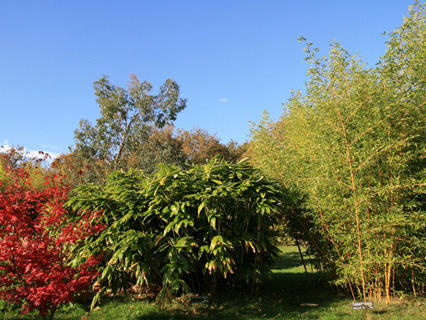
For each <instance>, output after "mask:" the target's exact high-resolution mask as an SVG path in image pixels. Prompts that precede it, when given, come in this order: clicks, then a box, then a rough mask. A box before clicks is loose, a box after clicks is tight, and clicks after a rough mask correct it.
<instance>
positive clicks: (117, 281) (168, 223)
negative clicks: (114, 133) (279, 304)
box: [69, 160, 285, 301]
mask: <svg viewBox="0 0 426 320" xmlns="http://www.w3.org/2000/svg"><path fill="white" fill-rule="evenodd" d="M283 196H284V193H283V191H282V187H279V186H277V185H276V184H275V183H273V182H271V181H269V180H267V179H266V178H264V177H263V176H262V175H261V174H260V172H259V171H258V170H256V169H254V168H252V167H251V166H249V165H248V164H247V162H244V161H242V162H239V163H237V164H229V163H227V162H224V161H219V160H213V161H211V162H209V163H207V164H205V165H200V166H194V167H192V168H190V169H188V170H186V171H182V170H181V169H179V168H177V167H172V166H161V167H160V168H159V170H158V172H157V173H156V174H155V175H152V176H147V175H144V174H143V173H142V172H138V171H131V172H129V173H123V172H113V173H112V174H111V175H110V176H109V177H108V179H107V182H106V185H105V186H99V185H95V184H86V185H82V186H79V187H78V188H77V189H75V190H74V192H73V194H72V196H71V198H70V201H69V205H70V206H71V207H72V208H73V209H74V210H75V211H76V212H77V211H79V210H103V216H102V219H103V221H104V223H105V224H106V225H107V228H106V229H105V230H104V231H103V232H102V233H101V234H100V235H99V236H97V237H93V238H91V239H90V240H89V241H88V242H86V243H85V244H84V245H83V246H81V247H79V248H77V252H76V254H77V259H76V260H78V259H84V257H85V256H87V255H90V254H94V253H96V254H98V253H101V252H102V253H104V255H105V256H104V262H105V263H104V266H103V267H102V269H101V270H100V272H101V277H100V284H101V287H102V288H103V289H107V288H108V289H111V290H112V291H113V292H117V291H118V290H120V289H126V288H128V287H129V286H130V285H133V284H137V285H147V286H154V287H158V288H161V292H160V297H166V298H170V297H171V296H172V295H173V294H179V293H181V292H184V291H185V292H189V291H192V292H203V293H206V292H212V291H214V290H216V289H220V287H223V286H227V288H229V287H232V288H242V287H245V286H249V287H250V286H253V285H255V284H257V283H258V282H259V281H260V277H261V275H262V274H264V273H265V272H267V271H268V270H269V268H270V265H271V262H272V261H273V259H274V257H275V256H276V255H277V253H278V249H277V243H276V239H277V230H276V227H275V226H276V225H277V222H278V219H279V217H280V216H281V213H282V211H283V210H284V208H285V207H284V205H283V199H284V198H283ZM94 301H96V299H95V300H94Z"/></svg>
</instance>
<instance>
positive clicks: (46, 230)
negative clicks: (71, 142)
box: [0, 168, 102, 317]
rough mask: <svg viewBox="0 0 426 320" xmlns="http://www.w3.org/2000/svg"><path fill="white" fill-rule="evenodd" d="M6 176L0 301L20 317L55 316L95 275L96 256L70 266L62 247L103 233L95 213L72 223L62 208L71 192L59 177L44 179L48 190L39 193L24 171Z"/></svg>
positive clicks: (0, 204) (0, 214)
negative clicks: (27, 314) (15, 306)
mask: <svg viewBox="0 0 426 320" xmlns="http://www.w3.org/2000/svg"><path fill="white" fill-rule="evenodd" d="M7 172H8V175H9V177H11V179H9V183H8V184H7V185H1V181H0V298H2V299H5V300H7V301H9V302H11V303H18V304H21V305H22V310H21V311H22V312H23V313H25V312H29V311H32V310H38V311H39V313H40V315H41V316H43V317H45V316H47V315H49V314H50V315H51V317H53V313H54V312H55V310H56V309H57V307H58V306H59V305H60V304H62V303H66V302H70V301H72V300H73V298H74V297H75V295H76V294H77V293H79V292H81V291H83V290H85V289H87V288H88V287H89V286H90V285H91V284H92V282H93V281H94V279H95V278H96V277H97V275H98V274H97V272H96V269H95V267H94V266H95V265H96V263H97V262H98V260H99V257H91V258H89V259H88V260H87V261H86V262H85V263H83V264H81V265H80V266H78V267H71V266H69V265H68V264H67V261H68V260H69V257H68V256H67V250H66V249H67V248H69V246H70V245H72V244H73V243H76V242H78V241H81V240H82V239H84V238H85V237H87V236H89V235H91V234H93V233H96V232H98V231H100V230H101V229H102V226H99V225H97V224H96V217H97V215H99V213H91V214H87V213H86V214H84V216H83V217H82V218H80V219H78V221H79V222H78V223H76V222H72V221H70V220H69V215H68V214H67V212H66V210H65V209H64V207H63V203H64V201H66V199H67V194H68V191H69V190H68V187H67V186H66V185H65V184H63V183H62V178H61V177H57V176H53V177H49V176H45V181H46V186H47V187H46V188H45V189H44V190H42V191H37V190H36V189H35V188H34V187H33V186H32V185H31V182H30V180H29V176H28V174H27V173H26V172H25V171H24V170H23V169H20V168H18V169H11V168H8V169H7ZM10 181H12V183H10Z"/></svg>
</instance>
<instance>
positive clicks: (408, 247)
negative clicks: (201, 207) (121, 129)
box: [250, 4, 426, 299]
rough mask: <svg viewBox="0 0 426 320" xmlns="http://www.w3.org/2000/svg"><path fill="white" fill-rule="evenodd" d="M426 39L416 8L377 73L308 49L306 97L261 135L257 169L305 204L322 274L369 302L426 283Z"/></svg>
mask: <svg viewBox="0 0 426 320" xmlns="http://www.w3.org/2000/svg"><path fill="white" fill-rule="evenodd" d="M425 35H426V28H425V17H424V5H419V4H416V5H415V6H414V8H413V9H412V10H411V11H410V16H409V17H407V18H406V19H405V21H404V24H403V25H402V26H401V28H399V29H398V30H396V31H395V32H392V33H391V34H390V40H389V41H388V43H387V45H388V50H387V52H386V54H385V55H384V57H383V58H382V59H381V61H380V62H379V64H378V65H377V66H376V67H374V68H366V67H365V65H364V64H363V63H362V62H361V61H359V60H358V59H356V58H355V57H353V56H351V55H349V54H348V52H346V51H345V50H344V49H343V48H342V47H341V46H340V45H339V44H337V43H335V44H333V45H332V46H331V48H330V56H329V57H328V58H317V57H316V51H317V50H315V49H313V48H312V46H311V44H309V43H308V44H307V49H306V51H307V53H308V56H307V61H308V62H309V63H310V68H309V71H308V74H309V81H308V82H307V87H306V90H305V91H304V92H300V91H298V92H295V93H294V94H293V96H292V97H291V98H290V100H289V102H288V103H287V104H286V107H285V110H284V114H283V116H282V118H281V120H280V121H279V122H278V123H274V122H271V121H269V120H268V119H264V121H263V122H261V123H260V124H259V125H258V127H256V128H254V130H253V140H252V143H251V147H250V154H251V158H252V161H253V163H254V164H255V166H257V167H260V168H264V170H265V172H266V173H268V174H270V175H273V176H275V177H278V178H280V179H281V181H283V183H284V184H285V185H287V186H289V187H290V188H292V189H295V190H298V191H299V192H300V193H302V194H303V195H304V199H305V206H306V208H307V209H308V210H307V211H306V213H307V214H308V216H309V218H310V221H311V222H312V226H313V228H312V229H313V230H310V231H314V232H315V234H316V235H318V234H319V235H320V239H316V240H318V241H319V242H320V244H321V245H320V246H318V243H316V245H317V247H316V248H315V250H316V251H317V252H318V249H319V248H321V247H322V248H323V250H322V252H321V254H319V256H320V257H321V263H322V265H323V266H324V267H325V268H328V269H329V270H331V271H332V273H333V274H335V275H337V279H336V283H337V284H344V283H346V284H347V286H348V288H350V289H351V290H352V292H353V294H354V295H355V294H356V293H358V294H359V295H360V296H361V297H363V299H367V298H368V297H370V298H372V299H374V298H379V297H380V296H382V295H383V294H384V295H385V296H386V297H387V299H389V298H390V296H391V293H392V290H398V289H401V288H403V289H412V291H413V292H414V293H416V291H418V290H419V285H421V284H422V283H424V279H425V274H426V272H425V270H426V267H425V264H424V256H425V254H426V253H425V247H424V245H423V244H424V242H425V241H426V240H425V236H424V235H425V230H426V225H425V220H424V210H425V207H424V203H425V201H424V199H425V198H424V195H425V187H426V184H425V173H426V172H425V168H426V166H425V149H426V146H425V140H424V137H425V133H426V132H425V128H426V125H425V124H426V123H425V116H424V114H425V111H426V110H425V96H424V93H425V75H424V70H425V65H424V63H425V61H426V50H425V44H424V39H425ZM290 217H291V216H290ZM291 218H292V217H291ZM311 236H312V234H311V235H309V234H307V240H309V241H310V242H311V244H312V246H314V245H315V243H314V242H313V241H312V238H311ZM407 271H409V272H407ZM420 288H421V286H420Z"/></svg>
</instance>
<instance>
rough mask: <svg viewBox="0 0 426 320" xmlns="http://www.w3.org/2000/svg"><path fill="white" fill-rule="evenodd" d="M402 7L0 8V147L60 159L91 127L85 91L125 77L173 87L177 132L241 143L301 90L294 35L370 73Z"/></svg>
mask: <svg viewBox="0 0 426 320" xmlns="http://www.w3.org/2000/svg"><path fill="white" fill-rule="evenodd" d="M412 3H413V1H405V0H373V1H371V0H369V1H364V0H357V1H350V0H338V1H337V0H336V1H332V0H322V1H320V0H263V1H261V0H215V1H207V0H206V1H201V0H155V1H154V0H152V1H143V0H140V1H127V0H122V1H108V0H102V1H98V0H90V1H87V0H84V1H80V0H73V1H61V0H32V1H31V0H27V1H26V0H21V1H16V0H0V111H1V113H0V115H1V116H0V144H5V143H6V142H7V143H8V144H9V145H22V146H24V147H26V148H28V149H31V150H46V151H51V152H55V153H61V152H67V150H68V149H67V148H68V146H70V145H72V144H73V137H74V130H75V129H76V128H77V127H78V122H79V120H80V119H81V118H85V119H89V120H90V121H92V122H93V121H95V120H96V118H97V117H98V115H99V108H98V106H97V104H96V102H95V97H94V94H93V81H95V80H96V79H98V78H100V77H101V76H102V75H104V74H106V75H108V76H109V78H110V80H111V82H112V83H114V84H118V85H120V86H123V87H126V86H127V84H128V82H129V74H131V73H134V74H136V75H137V76H138V77H139V79H141V80H148V81H150V82H151V83H152V84H153V85H154V87H155V88H158V86H159V85H161V83H163V82H164V80H166V79H167V78H172V79H174V80H176V81H177V82H178V83H179V84H180V87H181V96H182V97H183V98H186V99H187V100H188V104H187V108H186V109H185V110H184V111H183V112H181V113H180V114H179V116H178V120H177V121H176V123H175V125H176V127H178V128H184V129H191V128H193V127H200V128H204V129H207V130H208V131H209V132H210V133H216V134H217V135H218V136H219V137H220V138H222V142H225V143H226V142H228V141H229V139H231V138H232V139H234V140H237V141H239V142H243V141H244V140H246V139H247V138H248V134H249V128H250V125H249V122H250V121H253V122H256V121H259V119H260V118H261V114H262V112H263V111H264V110H268V111H269V113H270V114H271V116H272V117H273V118H277V117H279V115H280V114H281V110H282V103H283V102H285V101H286V100H287V98H288V96H289V93H290V90H291V89H298V88H302V87H303V84H304V82H305V80H306V76H305V72H306V65H305V63H304V61H303V59H304V53H303V45H302V44H301V43H299V42H297V38H298V37H299V36H301V35H303V36H304V37H305V38H307V39H308V40H309V41H312V42H314V44H315V46H317V47H319V48H320V49H321V54H322V55H326V54H327V50H328V45H329V44H330V42H332V41H334V40H337V41H339V42H340V43H341V44H342V45H343V47H344V48H346V49H347V50H349V51H350V52H351V53H358V54H359V55H360V56H361V57H363V59H364V61H366V62H367V63H369V64H374V63H375V62H377V59H378V58H379V57H380V56H381V55H382V54H383V53H384V51H385V45H384V42H385V41H386V36H383V35H381V33H382V32H383V31H391V30H393V29H395V28H397V27H398V26H399V25H401V23H402V17H403V16H404V15H407V13H408V6H409V5H410V4H412Z"/></svg>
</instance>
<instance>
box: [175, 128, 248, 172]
mask: <svg viewBox="0 0 426 320" xmlns="http://www.w3.org/2000/svg"><path fill="white" fill-rule="evenodd" d="M176 139H177V140H178V141H179V142H180V143H181V144H182V149H183V152H184V153H185V155H186V158H187V161H188V163H191V164H204V163H206V162H207V161H208V160H210V159H212V158H214V157H216V156H219V157H221V158H223V159H224V160H227V161H230V162H236V161H238V160H239V159H240V158H241V157H242V155H243V153H244V152H245V151H246V144H242V145H238V143H236V142H235V141H233V140H231V141H230V142H229V143H228V144H226V145H225V144H222V143H221V142H220V139H219V138H218V137H217V136H216V135H214V134H213V135H212V134H210V133H209V132H208V131H207V130H204V129H200V128H195V129H192V130H190V131H188V130H181V131H179V132H178V134H177V137H176Z"/></svg>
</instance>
